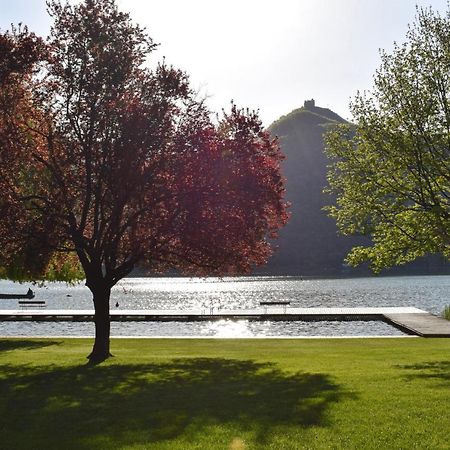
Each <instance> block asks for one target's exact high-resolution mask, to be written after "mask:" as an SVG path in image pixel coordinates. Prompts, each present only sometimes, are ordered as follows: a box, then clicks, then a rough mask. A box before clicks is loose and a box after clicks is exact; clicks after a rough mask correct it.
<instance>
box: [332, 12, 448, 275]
mask: <svg viewBox="0 0 450 450" xmlns="http://www.w3.org/2000/svg"><path fill="white" fill-rule="evenodd" d="M449 36H450V12H447V13H446V14H445V16H440V15H439V14H438V13H435V12H433V11H432V10H431V9H418V10H417V16H416V21H415V22H414V24H413V25H412V26H410V27H409V30H408V33H407V36H406V42H405V43H404V44H403V45H401V46H399V45H395V47H394V50H393V52H392V53H390V54H388V53H386V52H382V54H381V58H382V63H381V66H380V68H379V70H378V71H377V72H376V75H375V77H374V88H373V90H372V92H369V93H366V94H359V93H358V95H357V96H356V98H355V100H354V102H353V104H352V105H351V106H352V113H353V116H354V118H355V123H356V125H355V126H340V127H339V128H336V129H335V130H334V131H333V132H331V133H330V134H329V135H328V138H327V148H328V154H329V156H330V157H331V158H332V159H333V161H334V162H333V164H332V166H331V169H330V172H329V182H330V186H331V190H332V191H334V192H335V193H336V194H337V203H336V206H334V207H332V208H331V215H332V216H333V217H335V218H336V220H337V224H338V227H339V229H340V230H341V231H342V232H343V233H344V234H356V233H361V234H367V235H370V236H371V237H372V242H373V245H371V246H368V247H356V248H353V249H352V251H351V252H350V254H349V256H348V260H349V262H350V263H352V264H359V263H361V262H363V261H370V263H371V266H372V268H373V269H374V270H375V271H379V270H380V269H382V268H384V267H389V266H392V265H396V264H403V263H406V262H408V261H412V260H414V259H415V258H417V257H419V256H423V255H425V254H427V253H440V254H442V255H444V256H445V257H446V258H449V257H450V104H449V102H450V77H449V73H450V41H449V38H448V37H449Z"/></svg>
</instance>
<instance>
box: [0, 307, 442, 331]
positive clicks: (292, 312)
mask: <svg viewBox="0 0 450 450" xmlns="http://www.w3.org/2000/svg"><path fill="white" fill-rule="evenodd" d="M110 317H111V320H112V321H119V322H136V321H149V322H174V321H178V322H198V321H211V320H252V321H323V320H329V321H332V320H336V321H345V320H367V321H369V320H382V321H384V322H387V323H389V324H391V325H393V326H395V327H397V328H400V329H401V330H402V331H405V332H407V333H410V334H415V335H418V336H423V337H450V321H447V320H444V319H442V318H440V317H437V316H434V315H432V314H430V313H428V312H426V311H423V310H421V309H417V308H412V307H403V308H294V307H290V308H284V307H270V308H255V309H239V310H227V309H221V310H217V309H209V308H208V309H202V310H200V309H199V310H160V309H158V310H124V309H112V310H111V313H110ZM93 320H94V311H93V310H71V309H67V310H58V309H53V310H51V309H39V310H33V309H20V310H0V321H41V322H60V321H70V322H91V321H93Z"/></svg>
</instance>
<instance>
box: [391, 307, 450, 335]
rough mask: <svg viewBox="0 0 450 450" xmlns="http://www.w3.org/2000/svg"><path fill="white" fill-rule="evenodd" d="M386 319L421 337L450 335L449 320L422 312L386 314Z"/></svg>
mask: <svg viewBox="0 0 450 450" xmlns="http://www.w3.org/2000/svg"><path fill="white" fill-rule="evenodd" d="M385 317H386V319H388V321H389V322H390V323H392V324H393V325H395V326H397V327H398V328H400V329H402V330H405V331H407V332H410V333H413V334H417V335H418V336H422V337H450V321H449V320H445V319H443V318H442V317H438V316H434V315H432V314H430V313H427V312H423V313H418V314H387V315H386V316H385Z"/></svg>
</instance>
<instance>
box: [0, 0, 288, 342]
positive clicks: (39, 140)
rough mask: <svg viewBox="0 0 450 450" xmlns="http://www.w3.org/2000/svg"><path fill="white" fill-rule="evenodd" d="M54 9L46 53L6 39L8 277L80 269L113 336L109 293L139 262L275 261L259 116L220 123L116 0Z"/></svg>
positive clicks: (188, 267)
mask: <svg viewBox="0 0 450 450" xmlns="http://www.w3.org/2000/svg"><path fill="white" fill-rule="evenodd" d="M48 5H49V12H50V14H51V16H52V17H53V19H54V24H53V27H52V31H51V35H50V38H49V40H48V43H47V44H45V45H44V43H43V42H42V40H40V39H37V38H35V36H34V35H32V34H29V33H28V32H23V33H22V32H19V33H12V34H11V33H10V34H8V33H6V34H4V35H3V36H2V40H1V41H0V53H3V54H4V55H5V61H7V62H6V63H5V62H4V63H2V65H1V66H0V68H1V71H2V73H1V74H0V75H1V76H0V81H1V82H2V90H1V94H0V96H1V98H0V121H1V122H0V144H1V147H0V178H1V183H2V186H1V188H2V189H1V191H0V192H1V195H0V217H2V221H1V222H0V265H1V266H3V267H4V268H5V269H4V270H3V274H7V275H9V276H11V277H14V278H20V279H23V278H26V279H30V278H46V279H65V280H71V279H73V278H74V277H75V278H76V277H78V276H79V275H80V273H81V272H80V270H79V265H81V268H82V271H83V272H84V275H85V277H86V284H87V286H88V287H89V288H90V289H91V290H92V292H93V294H94V306H95V309H96V325H97V331H98V330H99V326H100V324H103V325H105V329H104V330H103V331H102V333H101V334H102V335H103V336H106V335H108V334H109V326H108V323H109V315H108V312H109V296H110V290H111V287H112V286H113V285H114V284H115V283H117V281H118V280H120V279H121V278H122V277H124V276H126V275H127V274H128V273H130V271H131V270H132V269H133V268H134V267H135V266H136V265H137V264H139V265H146V266H147V267H148V269H149V270H151V271H153V272H162V271H165V270H168V269H171V268H175V269H178V270H180V271H182V272H185V273H190V274H198V275H206V274H228V273H237V272H248V271H250V270H251V268H252V267H253V266H255V265H259V264H263V263H264V262H265V261H266V259H267V258H268V256H270V254H271V252H272V247H271V244H270V243H269V240H268V238H274V237H276V234H277V230H278V229H279V228H280V227H281V226H282V225H283V224H284V223H285V222H286V220H287V214H286V206H285V204H284V201H283V194H284V184H283V179H282V177H281V174H280V167H279V166H280V160H281V153H280V150H279V147H278V143H277V142H276V140H274V139H272V138H270V136H269V134H268V133H267V132H265V131H264V130H263V128H262V124H261V122H260V120H259V118H258V116H257V114H256V113H251V112H248V111H244V110H241V109H239V108H237V107H236V106H234V105H233V106H232V108H231V112H230V113H228V114H224V115H223V117H222V118H221V119H220V120H219V121H218V122H217V123H216V122H213V121H212V119H211V115H210V113H209V111H208V110H207V109H206V107H205V105H204V103H203V102H202V101H201V100H199V99H198V98H197V94H196V93H195V92H194V91H193V90H192V88H191V87H190V86H189V79H188V76H187V75H186V74H185V73H183V72H182V71H180V70H177V69H175V68H173V67H171V66H168V65H167V64H166V63H165V62H163V63H161V64H159V65H157V67H156V68H155V69H154V70H150V69H148V68H146V67H145V66H144V65H143V63H144V62H145V61H146V59H147V57H148V55H149V54H150V53H151V52H152V51H153V50H154V49H155V44H154V43H153V41H152V40H151V39H150V38H149V37H148V36H147V35H146V33H145V32H144V30H143V29H141V28H140V27H139V26H137V25H134V24H133V23H132V22H131V20H130V17H129V16H128V14H124V13H122V12H120V11H119V10H118V9H117V7H116V5H115V1H114V0H85V1H84V2H81V3H80V4H77V5H74V6H72V5H71V4H69V3H66V4H61V3H60V2H59V1H57V0H52V1H50V2H49V3H48ZM30 42H31V44H33V45H30V44H29V43H30ZM29 47H30V48H31V49H30V50H27V51H25V50H23V49H24V48H25V49H28V48H29ZM23 53H24V55H22V54H23ZM19 56H20V57H19ZM8 61H9V62H8ZM17 61H19V63H17ZM73 255H76V256H77V258H73ZM69 269H70V270H69Z"/></svg>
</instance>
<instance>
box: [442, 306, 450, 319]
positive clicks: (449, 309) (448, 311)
mask: <svg viewBox="0 0 450 450" xmlns="http://www.w3.org/2000/svg"><path fill="white" fill-rule="evenodd" d="M442 317H443V318H444V319H446V320H450V305H447V306H446V307H445V308H444V310H443V311H442Z"/></svg>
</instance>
